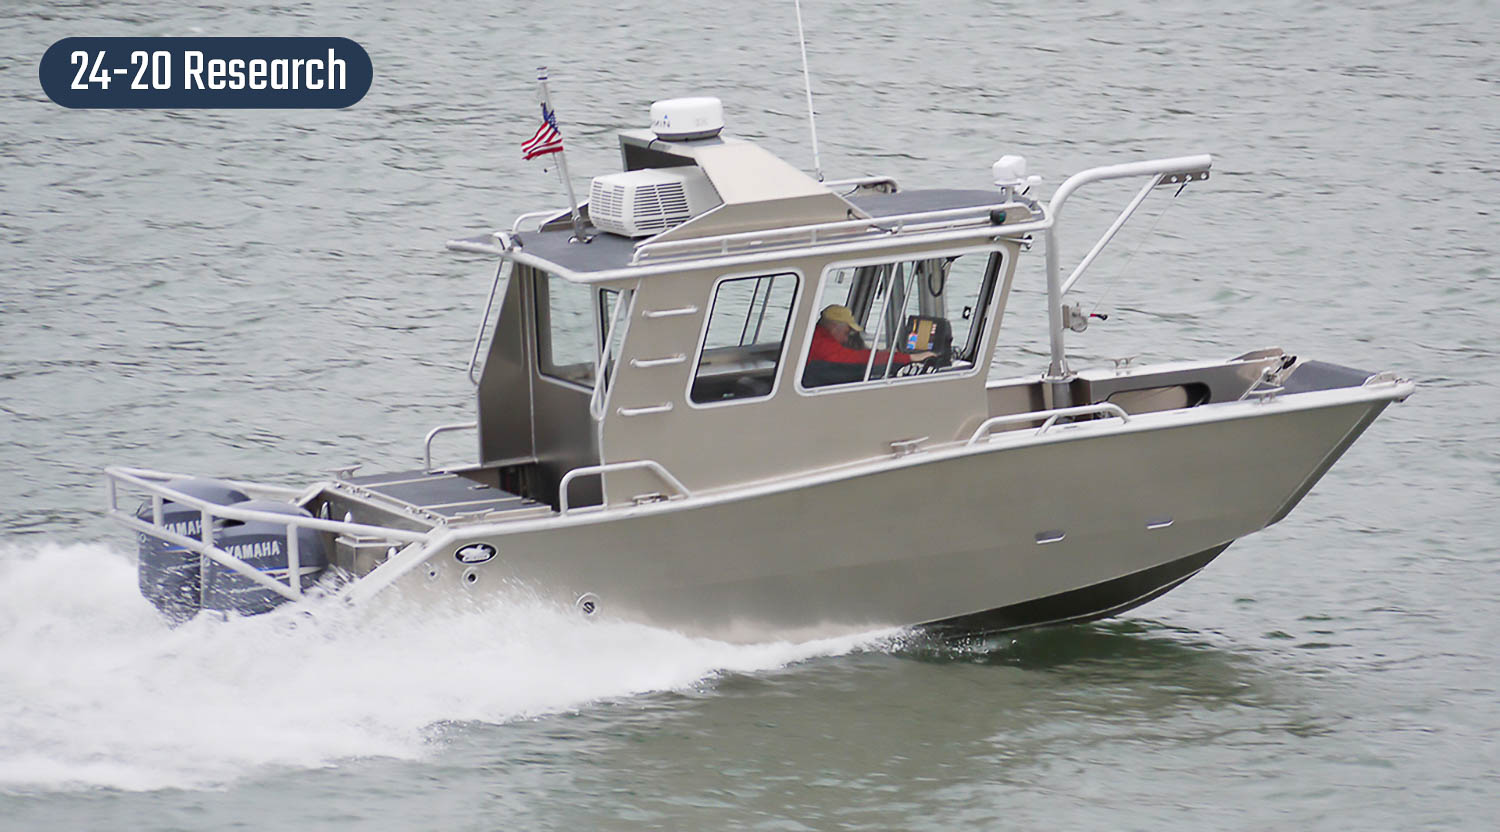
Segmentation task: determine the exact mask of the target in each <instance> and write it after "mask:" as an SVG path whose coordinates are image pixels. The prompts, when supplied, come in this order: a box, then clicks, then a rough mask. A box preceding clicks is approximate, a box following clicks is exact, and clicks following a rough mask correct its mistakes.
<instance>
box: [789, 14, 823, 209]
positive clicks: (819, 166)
mask: <svg viewBox="0 0 1500 832" xmlns="http://www.w3.org/2000/svg"><path fill="white" fill-rule="evenodd" d="M793 3H794V4H795V5H796V7H797V45H798V46H800V47H802V86H803V88H804V89H806V90H807V128H808V130H810V131H812V146H813V170H814V171H817V174H818V181H819V182H822V181H823V162H822V161H821V160H820V159H819V158H818V122H817V119H816V118H815V117H814V116H813V105H812V76H811V75H809V74H808V72H807V38H806V37H805V36H804V35H803V34H802V0H793Z"/></svg>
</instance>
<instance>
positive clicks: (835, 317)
mask: <svg viewBox="0 0 1500 832" xmlns="http://www.w3.org/2000/svg"><path fill="white" fill-rule="evenodd" d="M822 317H823V320H825V321H833V322H834V323H837V324H844V325H846V326H848V327H849V328H850V329H852V330H854V331H855V332H864V331H865V330H864V327H862V326H860V325H859V322H858V321H855V320H854V313H853V312H850V311H849V307H847V306H839V305H838V304H834V305H833V306H830V307H828V308H827V309H824V310H823V316H822Z"/></svg>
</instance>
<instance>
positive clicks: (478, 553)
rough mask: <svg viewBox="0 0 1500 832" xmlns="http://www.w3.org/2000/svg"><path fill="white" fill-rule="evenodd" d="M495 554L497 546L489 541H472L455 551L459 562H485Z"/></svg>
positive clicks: (455, 556) (454, 554)
mask: <svg viewBox="0 0 1500 832" xmlns="http://www.w3.org/2000/svg"><path fill="white" fill-rule="evenodd" d="M494 556H495V547H494V546H491V545H490V544H488V543H470V544H469V545H467V546H465V547H463V548H461V549H459V550H458V551H457V552H454V553H453V557H454V558H456V559H457V560H458V562H459V563H469V564H474V563H484V562H485V561H487V560H490V559H491V558H493V557H494Z"/></svg>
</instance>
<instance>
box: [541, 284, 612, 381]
mask: <svg viewBox="0 0 1500 832" xmlns="http://www.w3.org/2000/svg"><path fill="white" fill-rule="evenodd" d="M597 291H598V290H597V289H595V288H594V287H592V286H586V285H582V284H578V283H570V282H568V281H566V280H564V279H562V278H560V277H558V276H556V275H552V274H538V275H537V277H536V318H537V327H536V340H537V358H538V362H537V363H538V365H539V368H540V369H541V371H542V373H543V374H545V375H549V376H551V377H553V378H557V379H562V380H563V381H569V382H572V383H574V384H581V385H583V386H585V387H593V386H594V364H595V362H596V361H597V360H598V355H599V341H600V338H599V336H598V334H597V333H598V329H599V327H598V318H597V317H596V316H595V313H594V310H595V305H596V300H595V293H596V292H597Z"/></svg>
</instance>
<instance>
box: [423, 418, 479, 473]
mask: <svg viewBox="0 0 1500 832" xmlns="http://www.w3.org/2000/svg"><path fill="white" fill-rule="evenodd" d="M477 427H479V423H478V422H454V423H453V424H451V425H438V426H437V427H435V428H433V429H432V430H429V431H427V439H426V440H424V441H423V442H422V470H423V471H425V472H427V473H429V474H431V473H432V440H434V439H436V438H437V436H438V434H440V433H448V432H449V431H455V430H473V429H475V428H477Z"/></svg>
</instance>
